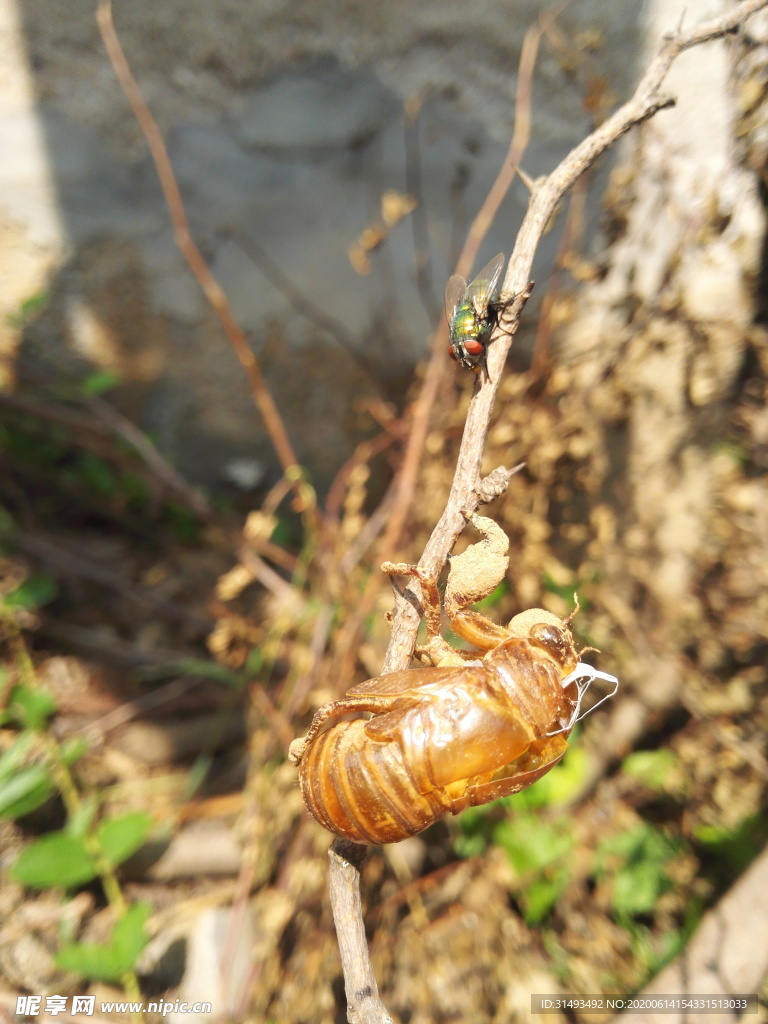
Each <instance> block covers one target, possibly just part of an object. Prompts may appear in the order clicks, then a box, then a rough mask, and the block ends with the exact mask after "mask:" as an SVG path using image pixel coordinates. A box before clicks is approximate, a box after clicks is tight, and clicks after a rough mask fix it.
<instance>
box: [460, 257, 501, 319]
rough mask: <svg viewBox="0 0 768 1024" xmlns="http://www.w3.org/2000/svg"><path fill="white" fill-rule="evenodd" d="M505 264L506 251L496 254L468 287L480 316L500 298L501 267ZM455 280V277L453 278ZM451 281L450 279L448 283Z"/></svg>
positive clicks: (469, 294) (470, 297) (468, 295)
mask: <svg viewBox="0 0 768 1024" xmlns="http://www.w3.org/2000/svg"><path fill="white" fill-rule="evenodd" d="M503 266H504V253H503V252H500V253H499V255H498V256H494V257H493V259H492V260H491V262H490V263H489V264H488V265H487V266H486V267H483V269H482V270H481V271H480V273H479V274H478V275H477V277H476V278H475V279H474V280H473V281H472V283H471V284H470V286H469V287H468V288H467V293H466V294H467V299H468V300H469V301H470V302H471V303H472V305H473V306H474V307H475V309H476V310H477V312H478V314H479V315H480V316H485V313H486V311H487V309H488V306H489V304H490V303H492V302H495V300H496V299H497V298H498V284H499V278H500V277H501V269H502V267H503ZM451 280H453V278H451ZM450 283H451V282H450V281H449V282H448V284H450Z"/></svg>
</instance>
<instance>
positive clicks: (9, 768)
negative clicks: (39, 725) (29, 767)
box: [0, 733, 35, 782]
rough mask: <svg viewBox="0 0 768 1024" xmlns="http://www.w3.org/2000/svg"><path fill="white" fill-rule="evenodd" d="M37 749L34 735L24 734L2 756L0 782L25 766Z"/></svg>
mask: <svg viewBox="0 0 768 1024" xmlns="http://www.w3.org/2000/svg"><path fill="white" fill-rule="evenodd" d="M34 747H35V737H34V736H33V735H32V733H24V735H22V736H19V737H18V739H16V740H14V742H13V743H12V744H11V745H10V747H8V749H7V750H6V751H5V752H4V753H3V754H0V782H2V781H4V780H5V779H8V778H10V777H11V776H12V775H13V774H14V773H15V772H16V771H18V769H19V768H21V766H22V765H23V764H24V761H25V760H26V759H27V758H28V757H29V755H30V753H31V752H32V750H33V749H34Z"/></svg>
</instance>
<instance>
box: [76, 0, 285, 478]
mask: <svg viewBox="0 0 768 1024" xmlns="http://www.w3.org/2000/svg"><path fill="white" fill-rule="evenodd" d="M96 17H97V20H98V23H99V31H100V32H101V38H102V39H103V40H104V47H105V49H106V51H107V56H108V57H109V60H110V62H111V64H112V67H113V69H114V72H115V75H116V76H117V80H118V82H119V83H120V87H121V88H122V90H123V92H124V94H125V98H126V99H127V100H128V102H129V104H130V105H131V109H132V110H133V115H134V117H135V118H136V123H137V124H138V126H139V128H140V129H141V132H142V134H143V136H144V138H145V139H146V141H147V145H148V146H149V149H150V152H151V154H152V159H153V161H154V164H155V168H156V170H157V175H158V177H159V178H160V185H161V186H162V189H163V195H164V196H165V201H166V204H167V206H168V212H169V214H170V216H171V223H172V224H173V232H174V235H175V237H176V244H177V245H178V247H179V249H180V250H181V253H182V255H183V256H184V259H185V260H186V261H187V263H188V264H189V267H190V269H191V271H192V273H193V274H194V275H195V277H196V278H197V281H198V284H199V285H200V287H201V289H202V291H203V294H204V295H205V297H206V299H207V300H208V302H209V303H210V305H211V307H212V308H213V310H214V312H215V313H216V315H217V316H218V318H219V320H220V322H221V325H222V327H223V328H224V332H225V334H226V336H227V339H228V340H229V343H230V345H231V346H232V349H233V351H234V353H235V355H236V356H237V358H238V359H239V361H240V365H241V366H242V367H243V369H244V370H245V374H246V377H247V378H248V383H249V385H250V388H251V394H252V396H253V400H254V402H255V403H256V406H257V408H258V410H259V412H260V413H261V416H262V419H263V420H264V426H265V427H266V428H267V433H268V434H269V437H270V440H271V441H272V444H273V446H274V449H275V452H276V453H277V457H278V459H279V460H280V465H281V466H282V467H283V470H284V471H288V470H294V469H295V467H296V466H297V464H298V462H297V459H296V455H295V454H294V451H293V447H292V445H291V442H290V440H289V439H288V434H287V432H286V430H285V425H284V424H283V421H282V418H281V416H280V413H279V412H278V410H277V406H276V405H275V400H274V399H273V398H272V393H271V391H270V390H269V387H268V386H267V382H266V381H265V380H264V377H263V375H262V372H261V369H260V368H259V364H258V362H257V361H256V356H255V355H254V354H253V350H252V349H251V346H250V345H249V344H248V339H247V338H246V336H245V333H244V332H243V329H242V327H241V326H240V324H239V323H238V322H237V320H236V319H235V315H234V313H233V312H232V307H231V306H230V304H229V300H228V299H227V297H226V295H225V294H224V291H223V290H222V288H221V285H220V284H219V282H218V281H217V280H216V278H215V277H214V276H213V274H212V273H211V271H210V269H209V267H208V264H207V263H206V262H205V260H204V259H203V256H202V253H201V252H200V250H199V249H198V247H197V246H196V245H195V242H194V240H193V238H192V234H191V232H190V230H189V222H188V220H187V215H186V212H185V210H184V203H183V201H182V198H181V193H180V192H179V186H178V184H177V183H176V176H175V175H174V173H173V167H172V166H171V161H170V159H169V158H168V150H167V149H166V148H165V142H164V141H163V137H162V135H161V133H160V129H159V128H158V126H157V122H156V121H155V119H154V117H152V114H151V113H150V111H149V107H148V106H147V104H146V102H145V100H144V97H143V96H142V94H141V90H140V89H139V86H138V84H137V82H136V79H135V78H134V77H133V73H132V71H131V68H130V65H129V64H128V60H127V59H126V56H125V54H124V53H123V48H122V46H121V45H120V40H119V39H118V38H117V33H116V32H115V26H114V24H113V22H112V4H111V0H99V6H98V10H97V14H96Z"/></svg>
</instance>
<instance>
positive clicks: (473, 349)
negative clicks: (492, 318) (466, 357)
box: [464, 338, 483, 356]
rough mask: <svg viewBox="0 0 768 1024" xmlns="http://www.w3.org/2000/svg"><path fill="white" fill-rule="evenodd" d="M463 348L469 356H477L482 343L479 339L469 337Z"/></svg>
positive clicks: (481, 349)
mask: <svg viewBox="0 0 768 1024" xmlns="http://www.w3.org/2000/svg"><path fill="white" fill-rule="evenodd" d="M464 348H465V349H466V350H467V352H469V354H470V355H471V356H479V355H480V353H481V352H482V351H483V343H482V342H481V341H475V339H474V338H470V339H469V340H468V341H465V342H464Z"/></svg>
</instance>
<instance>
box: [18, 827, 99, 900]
mask: <svg viewBox="0 0 768 1024" xmlns="http://www.w3.org/2000/svg"><path fill="white" fill-rule="evenodd" d="M10 873H11V876H12V877H13V878H15V879H16V881H17V882H21V884H22V885H27V886H30V887H31V888H33V889H47V888H49V887H51V886H54V885H65V886H72V885H82V884H83V882H89V881H90V880H91V879H92V878H95V877H96V875H97V874H98V871H97V869H96V865H95V864H94V863H93V860H92V859H91V855H90V853H89V852H88V850H87V849H86V846H85V843H84V842H83V840H82V839H78V838H77V837H75V836H70V835H68V834H67V833H66V832H51V833H49V834H48V835H46V836H42V838H40V839H36V840H35V842H33V843H31V844H30V845H29V846H28V847H27V848H26V849H25V850H23V851H22V853H21V854H20V856H19V858H18V859H17V861H16V863H15V864H14V865H13V867H12V868H11V872H10Z"/></svg>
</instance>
